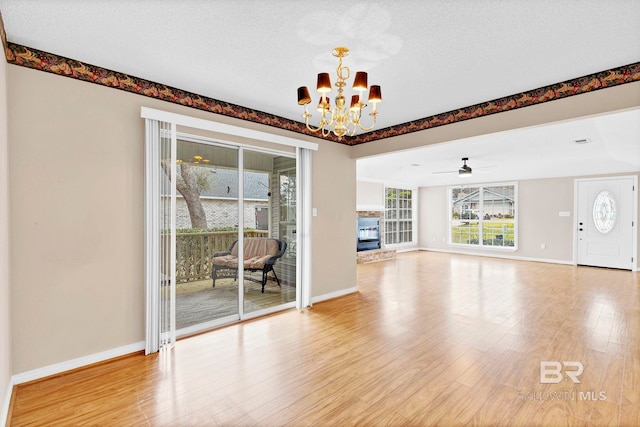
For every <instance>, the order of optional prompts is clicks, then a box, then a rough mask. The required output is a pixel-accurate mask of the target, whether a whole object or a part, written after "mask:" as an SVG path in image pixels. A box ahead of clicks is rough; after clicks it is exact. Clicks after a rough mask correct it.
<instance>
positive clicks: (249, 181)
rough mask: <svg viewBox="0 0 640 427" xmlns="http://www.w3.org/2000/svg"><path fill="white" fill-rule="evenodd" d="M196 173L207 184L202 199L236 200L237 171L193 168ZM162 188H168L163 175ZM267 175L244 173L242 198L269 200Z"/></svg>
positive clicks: (202, 192)
mask: <svg viewBox="0 0 640 427" xmlns="http://www.w3.org/2000/svg"><path fill="white" fill-rule="evenodd" d="M194 169H195V170H196V173H198V174H199V173H204V174H205V176H206V177H207V180H208V182H209V186H208V188H206V189H204V190H202V191H201V193H200V196H202V197H225V198H234V199H235V198H238V171H237V170H236V169H224V168H211V167H199V166H194ZM163 176H164V179H165V182H164V183H163V188H168V187H167V186H168V184H169V183H168V180H167V177H166V175H165V174H163ZM269 191H270V189H269V175H268V174H267V173H264V172H250V171H245V172H244V198H245V199H258V200H268V199H269Z"/></svg>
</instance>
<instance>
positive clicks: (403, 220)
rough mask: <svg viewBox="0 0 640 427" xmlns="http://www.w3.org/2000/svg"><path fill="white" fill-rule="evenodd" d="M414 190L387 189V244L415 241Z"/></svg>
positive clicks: (385, 229) (385, 235)
mask: <svg viewBox="0 0 640 427" xmlns="http://www.w3.org/2000/svg"><path fill="white" fill-rule="evenodd" d="M412 218H413V191H412V190H405V189H401V188H386V189H385V218H384V239H385V240H384V242H385V244H387V245H393V244H397V243H412V242H413V220H412Z"/></svg>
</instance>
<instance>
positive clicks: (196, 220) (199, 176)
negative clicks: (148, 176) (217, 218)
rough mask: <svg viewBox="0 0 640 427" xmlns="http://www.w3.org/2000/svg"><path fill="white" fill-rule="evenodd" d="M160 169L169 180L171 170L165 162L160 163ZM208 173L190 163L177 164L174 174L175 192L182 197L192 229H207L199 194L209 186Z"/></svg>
mask: <svg viewBox="0 0 640 427" xmlns="http://www.w3.org/2000/svg"><path fill="white" fill-rule="evenodd" d="M162 169H163V170H164V173H165V174H166V175H167V177H168V178H169V179H171V169H170V168H169V164H168V163H167V162H162ZM207 172H208V171H207V170H202V169H200V168H198V167H196V166H194V165H192V164H190V163H179V164H178V165H177V173H176V190H178V192H179V193H180V194H181V195H182V197H184V201H185V202H186V204H187V209H188V210H189V218H190V219H191V227H192V228H207V216H206V214H205V213H204V208H203V207H202V202H201V201H200V192H201V191H204V190H205V189H206V188H208V186H209V181H208V179H207V176H206V175H205V174H206V173H207Z"/></svg>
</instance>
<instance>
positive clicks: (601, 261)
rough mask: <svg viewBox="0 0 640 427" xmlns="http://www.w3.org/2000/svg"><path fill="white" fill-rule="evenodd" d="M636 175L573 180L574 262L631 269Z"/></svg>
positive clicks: (635, 209)
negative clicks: (574, 194) (574, 198)
mask: <svg viewBox="0 0 640 427" xmlns="http://www.w3.org/2000/svg"><path fill="white" fill-rule="evenodd" d="M637 185H638V184H637V177H635V176H625V177H611V178H598V179H580V180H576V223H577V224H576V246H577V248H576V249H577V264H578V265H588V266H594V267H609V268H619V269H625V270H633V269H634V265H636V263H637V260H635V248H636V245H637V242H636V241H637V237H636V236H637V234H636V233H637V232H636V230H637V229H636V227H637V225H636V224H637V193H636V191H637Z"/></svg>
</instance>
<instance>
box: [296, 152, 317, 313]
mask: <svg viewBox="0 0 640 427" xmlns="http://www.w3.org/2000/svg"><path fill="white" fill-rule="evenodd" d="M296 154H297V157H298V162H297V164H298V171H297V173H296V179H297V180H298V182H299V183H301V184H302V185H298V186H297V190H296V191H298V194H297V195H296V197H297V199H296V200H297V202H298V206H297V209H298V212H297V213H296V214H297V215H298V217H297V221H298V222H300V223H299V224H298V230H302V233H299V234H298V239H300V241H299V242H298V245H299V246H298V247H299V248H300V250H301V252H302V253H301V256H300V253H299V255H298V260H297V261H298V263H297V265H296V281H297V282H296V283H299V284H300V286H297V287H296V301H297V303H296V304H297V305H296V308H297V309H301V308H303V307H309V306H311V305H312V304H313V301H312V298H311V289H312V287H313V283H312V279H311V277H312V276H311V268H312V265H313V263H312V256H311V249H312V245H311V230H312V229H311V226H312V221H313V216H312V210H313V208H312V203H311V201H312V185H311V184H312V182H311V181H312V164H313V162H312V156H313V153H312V152H311V151H307V150H304V149H302V148H299V149H298V150H296Z"/></svg>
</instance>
